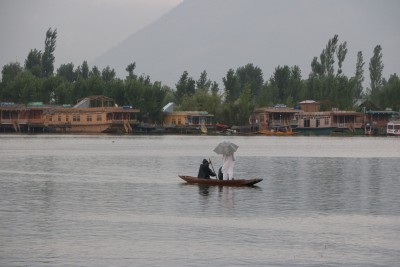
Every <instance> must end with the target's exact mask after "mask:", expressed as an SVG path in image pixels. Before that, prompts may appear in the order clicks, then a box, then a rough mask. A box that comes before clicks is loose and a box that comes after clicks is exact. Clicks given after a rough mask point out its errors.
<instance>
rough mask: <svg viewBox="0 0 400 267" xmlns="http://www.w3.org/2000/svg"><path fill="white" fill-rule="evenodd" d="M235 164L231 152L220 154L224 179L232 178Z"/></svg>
mask: <svg viewBox="0 0 400 267" xmlns="http://www.w3.org/2000/svg"><path fill="white" fill-rule="evenodd" d="M234 166H235V156H234V155H233V152H232V153H230V154H224V155H222V173H223V177H224V180H233V167H234Z"/></svg>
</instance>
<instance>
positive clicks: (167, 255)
mask: <svg viewBox="0 0 400 267" xmlns="http://www.w3.org/2000/svg"><path fill="white" fill-rule="evenodd" d="M223 138H224V137H207V136H204V137H203V136H188V137H186V136H159V137H138V136H121V137H118V136H59V135H57V136H52V135H50V136H45V135H43V136H1V135H0V143H1V149H0V181H1V183H0V240H1V241H0V266H187V265H193V266H209V265H210V264H211V265H213V266H235V265H247V266H268V265H269V266H397V264H398V262H399V261H400V256H399V255H400V241H399V240H400V195H399V192H400V181H399V179H400V178H399V175H398V174H399V173H400V165H399V164H398V162H399V158H400V155H399V153H400V152H399V151H400V142H399V139H394V138H388V139H386V138H373V139H370V138H317V137H316V138H313V137H310V138H273V137H271V138H265V137H263V138H257V137H254V138H249V137H230V138H231V140H233V141H234V142H235V143H237V144H238V145H239V150H238V152H237V153H236V155H237V162H236V165H235V176H236V177H239V178H253V177H260V178H264V180H263V181H262V182H261V183H260V184H258V185H257V186H255V187H249V188H248V187H240V188H234V187H221V186H198V185H188V184H185V183H182V180H180V179H179V178H178V176H177V175H178V174H188V175H194V174H195V173H197V169H198V165H199V163H200V161H201V160H202V159H203V158H204V157H207V158H208V157H211V159H212V160H213V163H214V165H215V167H216V168H217V166H219V165H220V164H221V159H220V157H219V156H218V155H215V154H213V153H212V149H213V148H214V146H215V145H216V144H217V143H219V142H220V141H221V140H223Z"/></svg>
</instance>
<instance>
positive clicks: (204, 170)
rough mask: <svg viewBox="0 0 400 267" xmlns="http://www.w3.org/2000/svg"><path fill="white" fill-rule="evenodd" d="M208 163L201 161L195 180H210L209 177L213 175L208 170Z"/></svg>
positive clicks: (213, 174)
mask: <svg viewBox="0 0 400 267" xmlns="http://www.w3.org/2000/svg"><path fill="white" fill-rule="evenodd" d="M209 164H210V163H209V162H208V160H206V159H203V163H202V164H200V168H199V174H197V178H204V179H210V176H215V173H214V172H213V171H212V170H211V169H210V166H209Z"/></svg>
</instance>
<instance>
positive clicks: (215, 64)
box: [90, 0, 400, 88]
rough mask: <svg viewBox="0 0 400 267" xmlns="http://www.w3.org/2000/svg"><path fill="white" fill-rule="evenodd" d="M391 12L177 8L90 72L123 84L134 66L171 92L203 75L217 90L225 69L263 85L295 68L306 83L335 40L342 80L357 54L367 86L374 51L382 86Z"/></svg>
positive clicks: (233, 0)
mask: <svg viewBox="0 0 400 267" xmlns="http://www.w3.org/2000/svg"><path fill="white" fill-rule="evenodd" d="M398 10H400V2H396V1H364V0H349V1H320V0H310V1H294V0H288V1H281V0H185V1H184V2H182V3H181V4H179V5H178V6H177V7H176V8H174V9H172V10H171V11H170V12H169V13H167V14H165V15H164V16H162V17H161V18H160V19H159V20H157V21H155V22H154V23H152V24H151V25H149V26H147V27H145V28H144V29H142V30H140V31H138V32H136V33H134V34H132V35H131V36H130V37H128V38H127V39H126V40H124V41H123V42H122V43H120V44H119V45H117V46H116V47H114V48H112V49H110V50H109V51H108V52H106V53H105V54H104V55H102V56H100V57H99V58H97V59H96V60H95V61H94V62H90V65H96V66H98V67H99V68H100V69H102V68H104V67H106V66H107V65H108V66H110V67H111V68H114V69H115V70H116V72H117V75H118V76H120V77H122V78H123V77H125V76H126V74H127V72H126V71H125V68H126V66H127V65H128V64H130V63H133V62H136V70H135V73H136V74H138V75H141V74H145V75H149V76H150V78H151V79H152V81H161V82H162V83H163V84H167V85H169V86H171V87H173V88H174V87H175V84H176V82H177V81H178V80H179V78H180V76H181V75H182V73H183V71H185V70H186V71H188V72H189V76H190V77H193V78H194V79H195V80H197V79H198V77H199V76H200V73H201V72H202V71H203V70H206V71H207V74H208V77H209V78H210V79H211V80H213V81H216V82H217V83H219V84H220V87H222V78H223V77H225V75H226V73H227V71H228V70H229V69H230V68H232V69H235V70H236V69H237V68H238V67H241V66H245V65H246V64H248V63H252V64H254V65H255V66H258V67H260V68H261V69H262V71H263V73H264V79H265V80H267V79H269V77H270V76H271V75H272V74H273V72H274V69H275V68H276V67H277V66H279V65H280V66H283V65H288V66H294V65H298V66H299V67H300V68H301V70H302V76H303V78H307V77H308V74H309V72H310V69H311V68H310V64H311V61H312V59H313V57H314V56H319V55H320V53H321V51H322V50H323V49H324V48H325V46H326V43H327V42H328V40H329V39H330V38H332V37H333V36H334V35H335V34H338V35H339V42H340V43H341V42H344V41H347V47H348V54H347V57H346V60H345V61H344V66H343V70H344V73H345V74H346V75H348V76H352V75H353V74H354V71H355V65H356V55H357V52H358V51H362V52H363V55H364V61H365V66H364V76H365V80H366V81H369V71H368V64H369V59H370V58H371V57H372V55H373V49H374V47H375V46H376V45H378V44H380V45H381V46H382V48H383V50H382V52H383V63H384V65H385V69H384V77H386V78H389V75H390V74H392V73H395V72H397V73H399V69H400V53H399V52H398V48H399V47H400V27H399V26H400V19H399V17H398V16H397V11H398Z"/></svg>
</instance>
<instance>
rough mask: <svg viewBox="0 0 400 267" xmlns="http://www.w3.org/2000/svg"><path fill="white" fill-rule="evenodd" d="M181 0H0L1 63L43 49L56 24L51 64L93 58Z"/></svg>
mask: <svg viewBox="0 0 400 267" xmlns="http://www.w3.org/2000/svg"><path fill="white" fill-rule="evenodd" d="M180 2H182V0H0V67H1V68H2V67H3V66H4V65H5V64H8V63H10V62H15V61H18V62H20V63H21V65H23V64H24V62H25V59H26V57H27V55H28V53H29V51H30V50H31V49H35V48H36V49H38V50H42V51H43V50H44V40H45V36H46V31H47V30H48V29H49V28H52V29H57V32H58V36H57V47H56V50H55V57H56V62H55V68H56V69H57V68H58V67H59V65H60V64H63V63H69V62H73V63H74V65H75V67H76V66H78V65H80V64H82V62H83V61H84V60H87V61H89V62H90V61H92V60H94V59H95V58H96V57H98V56H99V55H101V54H102V53H104V52H105V51H107V50H109V49H110V48H111V47H113V46H115V45H117V44H118V43H120V42H122V41H123V40H124V39H126V38H127V37H128V36H129V35H131V34H133V33H134V32H136V31H138V30H140V29H142V28H143V27H145V26H146V25H148V24H149V23H151V22H153V21H154V20H156V19H158V18H160V17H161V16H162V15H163V14H165V13H167V12H168V11H169V10H170V9H172V8H173V7H174V6H176V5H178V4H179V3H180Z"/></svg>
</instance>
